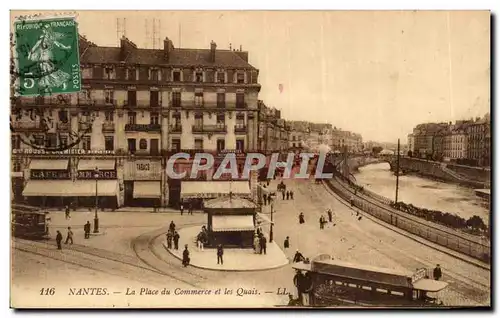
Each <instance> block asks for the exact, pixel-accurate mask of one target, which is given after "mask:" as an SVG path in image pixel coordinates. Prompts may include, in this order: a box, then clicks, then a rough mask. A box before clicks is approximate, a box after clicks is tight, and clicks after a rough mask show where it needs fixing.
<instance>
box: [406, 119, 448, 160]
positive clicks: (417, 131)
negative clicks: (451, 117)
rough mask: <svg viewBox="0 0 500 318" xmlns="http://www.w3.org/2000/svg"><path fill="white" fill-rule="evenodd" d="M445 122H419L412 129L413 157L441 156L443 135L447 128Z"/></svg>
mask: <svg viewBox="0 0 500 318" xmlns="http://www.w3.org/2000/svg"><path fill="white" fill-rule="evenodd" d="M448 127H449V124H447V123H426V124H419V125H417V126H416V127H415V128H414V129H413V133H412V140H413V149H414V151H412V152H413V153H414V156H415V157H433V158H439V157H442V156H443V151H444V146H443V143H444V135H445V134H446V132H447V130H448Z"/></svg>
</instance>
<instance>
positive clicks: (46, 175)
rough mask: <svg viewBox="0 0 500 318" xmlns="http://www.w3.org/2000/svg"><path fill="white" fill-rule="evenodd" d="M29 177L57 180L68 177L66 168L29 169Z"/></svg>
mask: <svg viewBox="0 0 500 318" xmlns="http://www.w3.org/2000/svg"><path fill="white" fill-rule="evenodd" d="M30 178H31V179H35V180H59V179H70V175H69V171H67V170H31V171H30Z"/></svg>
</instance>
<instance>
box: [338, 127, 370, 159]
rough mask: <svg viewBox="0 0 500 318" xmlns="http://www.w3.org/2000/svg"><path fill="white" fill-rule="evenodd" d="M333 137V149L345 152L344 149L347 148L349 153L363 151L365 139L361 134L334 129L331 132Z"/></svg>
mask: <svg viewBox="0 0 500 318" xmlns="http://www.w3.org/2000/svg"><path fill="white" fill-rule="evenodd" d="M331 136H332V139H331V140H332V146H331V147H332V149H334V150H337V151H343V149H344V147H346V148H347V151H348V152H351V153H358V152H360V151H362V150H363V148H364V145H363V138H362V137H361V135H360V134H356V133H353V132H350V131H345V130H342V129H338V128H337V127H334V128H333V129H332V130H331Z"/></svg>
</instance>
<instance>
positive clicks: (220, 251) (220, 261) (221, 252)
mask: <svg viewBox="0 0 500 318" xmlns="http://www.w3.org/2000/svg"><path fill="white" fill-rule="evenodd" d="M223 255H224V249H223V248H222V244H219V245H217V264H221V265H224V259H223V258H222V256H223Z"/></svg>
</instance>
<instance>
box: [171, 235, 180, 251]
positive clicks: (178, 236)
mask: <svg viewBox="0 0 500 318" xmlns="http://www.w3.org/2000/svg"><path fill="white" fill-rule="evenodd" d="M173 238H174V248H175V249H176V250H178V249H179V239H180V238H181V236H180V235H179V233H177V231H175V232H174V237H173Z"/></svg>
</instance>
